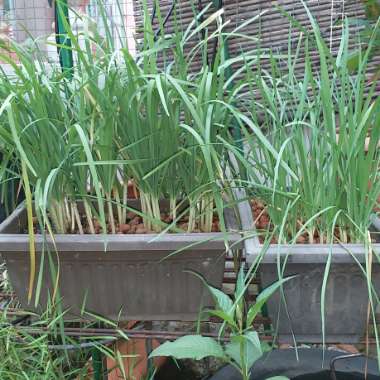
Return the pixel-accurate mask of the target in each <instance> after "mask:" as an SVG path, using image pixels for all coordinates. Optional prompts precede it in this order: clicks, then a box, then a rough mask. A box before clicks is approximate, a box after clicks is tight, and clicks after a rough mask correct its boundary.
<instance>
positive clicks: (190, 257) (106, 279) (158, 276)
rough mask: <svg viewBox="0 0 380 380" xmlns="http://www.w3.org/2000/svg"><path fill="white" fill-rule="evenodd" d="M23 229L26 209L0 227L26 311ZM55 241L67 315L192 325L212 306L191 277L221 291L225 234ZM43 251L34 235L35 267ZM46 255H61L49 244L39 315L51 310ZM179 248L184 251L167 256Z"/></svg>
mask: <svg viewBox="0 0 380 380" xmlns="http://www.w3.org/2000/svg"><path fill="white" fill-rule="evenodd" d="M231 223H233V224H235V223H236V221H231ZM23 225H25V211H24V210H23V209H21V208H19V209H17V210H16V211H15V212H14V213H13V214H12V215H11V216H10V217H9V218H8V219H7V220H5V221H4V222H3V223H2V224H0V252H1V256H2V257H3V258H4V259H5V261H6V265H7V269H8V272H9V277H10V281H11V284H12V287H13V289H14V291H15V292H16V294H17V297H18V299H19V300H20V302H21V305H22V307H24V308H26V309H32V310H34V308H33V307H32V306H31V305H28V303H27V290H28V279H29V265H30V263H29V247H28V244H29V239H28V236H27V235H25V234H18V233H17V232H18V231H20V226H23ZM154 239H155V240H154ZM239 239H240V236H239V235H237V234H230V235H229V242H230V243H234V242H237V241H238V240H239ZM55 243H56V246H57V250H58V253H59V264H60V266H59V267H60V276H59V289H60V297H61V299H62V304H63V308H64V309H66V308H69V309H70V313H68V314H67V317H72V316H74V315H79V314H80V311H81V310H82V308H84V309H86V310H87V311H90V312H92V313H96V314H100V315H102V316H104V317H107V318H110V319H119V320H189V321H192V320H196V319H197V318H198V316H199V311H200V310H201V308H202V307H208V306H212V305H213V302H212V299H211V297H210V295H209V293H208V291H207V290H206V289H205V286H204V284H203V283H202V282H201V281H200V280H199V279H198V278H197V277H196V276H195V275H194V274H192V273H189V272H188V271H193V272H197V273H199V274H201V275H202V276H203V277H204V278H205V280H206V281H207V282H209V283H210V284H212V285H213V286H216V287H221V285H222V280H223V274H224V266H225V241H224V235H223V234H222V233H210V234H207V233H194V234H186V233H184V234H165V235H163V236H162V237H160V238H158V239H157V235H154V234H147V235H137V234H136V235H107V236H100V235H95V236H94V235H56V236H55ZM43 246H44V242H43V238H42V236H41V235H36V249H37V262H38V265H41V257H42V255H41V252H42V250H43ZM186 247H189V248H186ZM184 248H185V249H184ZM47 249H48V250H49V251H50V252H51V257H52V258H55V257H56V254H55V253H54V248H53V244H52V242H51V241H48V242H47V243H46V242H45V259H44V263H45V264H44V265H45V268H44V279H43V286H42V292H41V298H40V302H39V309H40V310H44V309H45V308H46V304H47V300H48V292H50V294H51V292H52V289H53V282H52V279H51V275H50V272H49V265H48V261H49V260H48V255H47V253H46V252H47ZM179 249H184V250H183V251H181V252H180V253H178V254H175V255H173V256H170V257H167V256H169V255H170V254H171V253H173V252H175V251H177V250H179ZM38 269H39V268H38ZM37 273H38V272H37ZM87 317H89V316H88V315H87Z"/></svg>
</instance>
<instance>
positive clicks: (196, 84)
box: [0, 2, 243, 234]
mask: <svg viewBox="0 0 380 380" xmlns="http://www.w3.org/2000/svg"><path fill="white" fill-rule="evenodd" d="M99 6H100V7H101V6H102V3H101V2H99ZM207 9H208V8H207ZM207 9H206V10H207ZM206 10H204V11H203V12H202V13H201V14H200V15H198V16H195V19H194V21H193V22H192V23H191V24H190V25H189V26H188V28H187V29H186V30H184V31H183V32H179V31H177V32H176V33H175V34H173V35H164V34H160V35H158V38H157V40H155V39H154V38H152V35H153V30H152V25H151V23H150V18H149V17H148V15H146V17H145V26H144V30H145V34H144V41H143V49H142V51H141V52H139V53H138V54H137V56H136V57H132V56H131V54H130V52H129V51H128V48H127V47H126V46H124V47H123V48H121V49H120V50H114V48H113V46H114V44H113V42H112V41H111V40H108V39H109V38H111V37H110V36H111V33H106V36H105V37H104V36H100V35H99V34H98V33H97V31H96V29H95V30H93V31H92V32H91V34H89V33H88V32H85V33H84V34H83V35H80V36H77V35H75V34H74V32H73V31H72V30H71V29H70V27H69V25H66V28H67V30H68V36H69V38H70V39H71V44H72V49H73V53H74V57H75V67H74V70H73V71H72V76H71V75H70V77H68V76H67V75H65V73H62V71H61V69H60V67H58V66H57V65H55V64H54V63H49V62H47V61H46V60H45V59H44V58H43V54H42V52H39V51H38V48H37V45H36V49H34V50H27V49H25V48H23V47H22V46H20V45H17V44H16V43H14V44H12V45H10V46H9V45H7V46H4V49H8V50H9V49H10V50H12V51H13V52H14V53H15V55H16V56H17V59H18V60H19V63H18V64H16V63H15V62H14V61H11V60H10V59H9V58H7V57H6V56H5V55H4V57H2V58H3V59H5V60H7V61H9V63H10V64H11V65H12V66H13V69H14V72H15V75H14V77H12V78H8V77H7V76H6V75H5V74H4V73H3V74H2V75H1V78H0V80H1V85H2V86H3V88H4V89H5V93H7V94H9V96H8V97H7V98H6V99H5V100H4V102H3V104H2V108H1V123H2V128H1V130H0V144H1V145H2V147H3V149H4V154H5V156H6V157H14V158H15V165H16V166H17V167H18V169H19V172H21V168H23V169H24V170H23V174H24V175H23V179H24V184H25V180H27V181H28V183H29V184H30V188H31V191H32V195H33V201H34V209H35V216H37V218H38V221H39V224H40V228H41V229H42V230H44V231H45V230H47V231H49V233H50V234H51V233H54V232H56V233H61V234H63V233H80V234H83V233H91V234H94V233H108V232H109V233H116V232H118V231H120V230H121V226H123V225H125V224H126V223H127V222H128V221H129V220H130V218H131V215H130V214H131V212H134V213H135V214H137V215H139V216H141V217H142V218H143V224H144V233H146V232H155V233H159V232H166V231H175V232H181V231H182V232H183V231H184V232H211V231H215V230H217V229H220V230H222V231H224V230H225V225H224V219H223V208H224V202H223V199H222V196H223V194H225V193H226V192H228V191H229V190H228V187H227V186H225V185H226V184H228V181H227V180H226V178H225V176H224V168H223V166H222V162H226V160H225V157H226V153H227V152H226V146H225V145H224V144H223V143H222V142H221V141H222V140H227V141H231V137H230V127H231V125H232V120H233V118H234V117H235V116H234V112H237V111H234V112H232V110H233V107H232V106H231V104H235V100H234V97H236V96H237V93H238V92H239V87H240V86H241V83H240V82H238V81H237V84H236V86H235V87H234V86H231V83H227V79H226V78H227V75H226V72H227V70H229V69H230V66H231V65H232V64H233V63H234V62H235V61H236V59H235V60H234V59H231V60H227V59H226V58H225V57H224V53H223V52H224V49H223V43H224V40H225V38H226V37H225V33H224V31H223V25H222V19H221V17H220V16H221V13H222V10H221V11H217V12H215V13H214V14H212V15H211V16H209V17H208V18H207V19H206V20H204V21H202V22H200V21H199V20H200V17H201V15H202V14H203V13H205V12H206ZM103 13H104V12H103ZM104 15H105V13H104ZM104 17H105V16H104ZM104 24H105V28H106V29H107V25H108V21H107V20H106V19H104ZM211 24H213V25H216V31H214V32H212V33H211V32H210V33H208V32H207V36H208V38H207V39H205V40H202V39H200V40H199V41H196V44H195V45H194V44H193V45H191V46H192V47H191V49H190V52H188V53H185V52H186V51H188V50H189V49H187V48H186V46H187V44H189V43H190V42H191V43H193V42H194V39H196V38H198V37H199V36H200V35H201V33H200V31H201V30H203V29H205V28H207V27H208V26H209V25H211ZM86 33H87V34H86ZM197 36H198V37H197ZM79 39H80V43H79ZM215 40H217V41H218V43H217V46H218V49H217V51H216V54H215V57H214V60H213V61H214V65H213V66H212V67H210V66H209V65H208V64H207V60H206V59H201V60H200V61H201V62H203V64H202V65H201V67H199V68H198V69H196V70H193V68H192V67H193V66H194V65H192V62H193V60H194V59H195V57H196V56H202V55H203V56H205V55H207V54H208V46H209V45H210V46H211V45H213V43H214V41H215ZM83 46H84V48H82V47H83ZM62 48H64V47H62ZM163 56H165V57H166V59H164V60H163V59H162V57H163ZM242 61H243V60H242ZM130 181H133V183H134V186H136V188H137V189H138V193H139V197H140V201H141V211H139V210H136V209H134V208H133V207H131V206H130V203H129V200H128V184H129V183H130ZM222 189H223V191H222ZM161 200H167V201H168V203H169V210H167V209H166V206H165V208H162V204H161ZM29 203H30V202H29ZM30 207H31V206H30ZM216 213H217V214H218V218H219V223H218V222H216V221H215V220H214V218H215V215H216Z"/></svg>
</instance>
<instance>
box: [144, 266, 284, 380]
mask: <svg viewBox="0 0 380 380" xmlns="http://www.w3.org/2000/svg"><path fill="white" fill-rule="evenodd" d="M250 279H252V275H251V273H250V272H249V273H247V275H244V270H243V269H241V270H240V271H239V275H238V278H237V284H236V290H235V293H234V297H233V299H232V298H231V297H230V296H228V295H227V294H225V293H223V292H222V291H221V290H219V289H216V288H214V287H212V286H210V285H209V284H207V283H205V285H206V286H207V288H208V290H209V291H210V292H211V294H212V296H213V298H214V300H215V304H216V308H215V310H206V311H205V313H206V314H208V315H209V316H215V317H218V318H220V320H221V321H222V327H221V329H220V331H219V340H216V339H213V338H210V337H204V336H202V335H187V336H184V337H181V338H179V339H177V340H175V341H173V342H165V343H164V344H162V345H161V346H159V347H158V348H156V349H155V350H154V351H153V352H152V353H151V355H150V357H156V356H172V357H173V358H175V359H195V360H201V359H203V358H205V357H209V356H212V357H216V358H219V359H221V360H223V361H225V362H226V363H228V364H231V365H232V366H234V367H235V368H236V369H237V370H238V371H239V373H240V374H241V376H242V379H243V380H248V379H249V376H250V373H251V367H252V366H253V364H254V363H255V362H256V361H257V360H258V359H259V358H260V357H261V356H262V355H263V353H264V352H265V351H267V350H269V349H270V347H269V345H268V344H265V343H262V342H261V341H260V337H259V334H258V333H257V331H255V330H254V328H253V322H254V320H255V318H256V317H257V315H258V314H259V313H260V312H261V310H262V308H263V306H264V305H265V303H266V302H267V300H268V299H269V298H270V297H271V295H272V294H273V293H275V292H276V291H277V290H278V289H279V288H281V286H282V285H283V284H284V283H285V282H286V281H288V280H290V279H291V277H288V278H284V279H281V280H279V281H277V282H276V283H274V284H272V285H271V286H269V287H268V288H266V289H264V290H263V291H262V292H261V293H260V294H259V295H258V297H257V299H256V302H255V303H254V304H253V305H252V306H250V307H247V305H246V303H245V301H244V294H245V293H246V291H247V288H248V285H249V283H250ZM202 280H203V279H202ZM227 333H228V336H229V338H230V341H229V342H228V343H226V344H222V343H221V340H220V338H222V337H226V336H227ZM286 379H287V378H286V377H281V376H276V377H272V378H271V380H286ZM268 380H269V379H268Z"/></svg>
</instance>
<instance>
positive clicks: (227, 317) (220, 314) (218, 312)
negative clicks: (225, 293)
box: [207, 310, 238, 329]
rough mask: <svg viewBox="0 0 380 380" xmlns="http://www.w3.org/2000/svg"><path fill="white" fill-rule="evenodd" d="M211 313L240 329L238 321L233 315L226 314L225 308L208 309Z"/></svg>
mask: <svg viewBox="0 0 380 380" xmlns="http://www.w3.org/2000/svg"><path fill="white" fill-rule="evenodd" d="M207 313H208V314H209V315H212V316H215V317H218V318H220V319H221V320H223V322H226V323H227V324H229V325H230V326H231V327H233V328H234V329H238V326H237V324H236V322H235V321H234V319H233V317H232V316H231V315H228V314H226V313H225V312H224V311H223V310H207Z"/></svg>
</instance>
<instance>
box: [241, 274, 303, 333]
mask: <svg viewBox="0 0 380 380" xmlns="http://www.w3.org/2000/svg"><path fill="white" fill-rule="evenodd" d="M294 277H296V276H291V277H287V278H283V279H281V280H279V281H277V282H275V283H274V284H272V285H270V286H268V287H267V288H266V289H264V290H263V291H262V292H261V293H260V294H259V295H258V297H257V299H256V303H255V304H254V305H252V306H251V307H250V309H249V310H248V313H247V326H251V324H252V322H253V321H254V320H255V318H256V316H257V314H258V313H260V311H261V309H262V307H263V306H264V304H265V303H266V302H267V301H268V299H269V298H270V297H271V296H272V295H273V294H274V293H275V292H276V290H278V289H279V288H280V287H281V286H282V285H283V284H284V283H285V282H287V281H289V280H291V279H292V278H294Z"/></svg>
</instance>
